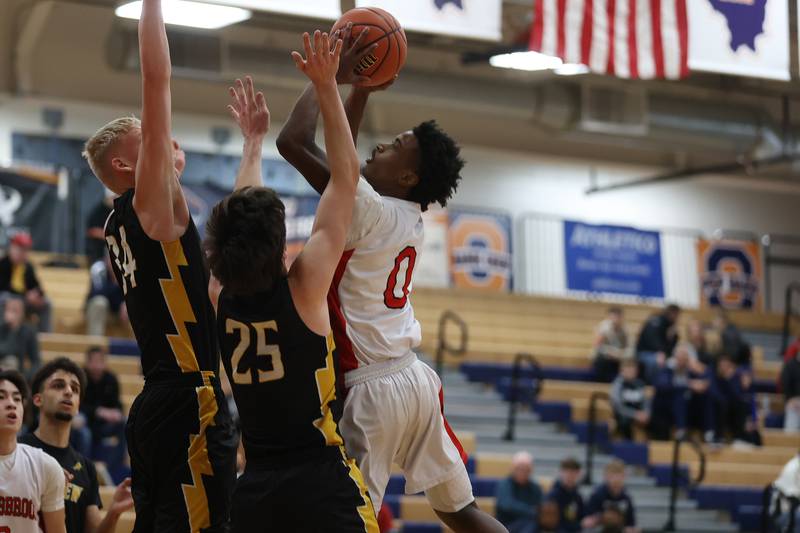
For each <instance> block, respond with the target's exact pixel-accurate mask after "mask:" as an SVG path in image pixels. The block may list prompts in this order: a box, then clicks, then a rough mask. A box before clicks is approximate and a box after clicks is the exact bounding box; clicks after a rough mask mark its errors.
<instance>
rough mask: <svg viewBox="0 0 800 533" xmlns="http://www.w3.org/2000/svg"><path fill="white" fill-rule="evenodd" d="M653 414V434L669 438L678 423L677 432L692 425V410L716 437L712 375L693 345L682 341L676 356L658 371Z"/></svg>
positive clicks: (705, 428) (656, 437)
mask: <svg viewBox="0 0 800 533" xmlns="http://www.w3.org/2000/svg"><path fill="white" fill-rule="evenodd" d="M654 386H655V396H654V398H653V407H652V412H651V416H650V430H651V436H652V438H653V439H656V440H668V439H669V438H670V433H671V430H672V428H673V427H674V428H675V429H676V431H677V436H682V435H684V434H685V433H686V430H687V429H688V427H689V411H690V408H691V410H692V412H693V413H696V415H697V416H698V417H699V418H700V419H701V423H700V425H702V426H703V430H704V431H706V432H708V431H711V434H706V437H707V438H708V439H711V438H713V428H714V426H713V422H714V420H713V405H714V404H713V401H712V398H711V396H710V394H709V389H710V387H711V377H710V375H709V374H708V372H707V370H706V368H705V367H703V366H702V365H701V364H699V363H698V362H697V360H696V359H693V358H692V356H691V352H690V347H689V345H687V344H680V345H678V346H677V347H676V348H675V353H674V355H673V356H672V359H671V360H670V361H669V363H668V364H666V365H665V366H664V367H663V368H662V369H661V370H660V371H659V373H658V375H657V377H656V380H655V383H654Z"/></svg>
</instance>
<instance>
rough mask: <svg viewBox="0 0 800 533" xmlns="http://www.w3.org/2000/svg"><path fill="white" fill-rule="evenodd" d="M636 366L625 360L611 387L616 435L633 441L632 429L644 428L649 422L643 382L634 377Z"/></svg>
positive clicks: (633, 362) (637, 369)
mask: <svg viewBox="0 0 800 533" xmlns="http://www.w3.org/2000/svg"><path fill="white" fill-rule="evenodd" d="M638 371H639V367H638V364H637V363H636V361H634V360H633V359H626V360H625V361H623V363H622V368H621V369H620V373H619V375H618V376H617V379H615V380H614V383H613V384H612V385H611V405H612V407H613V408H614V420H615V421H616V426H617V429H616V431H617V434H618V435H619V436H620V437H622V438H623V439H626V440H632V439H633V428H634V427H639V428H642V429H644V428H646V427H647V424H648V423H649V422H650V402H649V400H648V398H647V393H646V391H645V384H644V381H642V380H641V379H639V378H638V377H636V375H637V373H638Z"/></svg>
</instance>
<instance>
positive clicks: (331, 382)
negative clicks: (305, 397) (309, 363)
mask: <svg viewBox="0 0 800 533" xmlns="http://www.w3.org/2000/svg"><path fill="white" fill-rule="evenodd" d="M325 340H326V344H327V346H328V355H327V356H326V357H325V367H324V368H320V369H318V370H317V371H316V372H315V373H314V377H315V378H316V380H317V391H318V392H319V410H320V413H321V414H322V416H321V417H320V418H317V419H316V420H314V427H315V428H317V429H318V430H320V432H321V433H322V436H323V437H325V445H326V446H342V445H344V441H343V440H342V436H341V435H339V431H338V429H337V427H336V421H334V420H333V413H331V409H330V403H331V402H332V401H334V400H335V399H336V368H335V367H334V365H333V351H334V350H335V349H336V343H334V342H333V333H331V334H329V335H328V336H327V338H326V339H325Z"/></svg>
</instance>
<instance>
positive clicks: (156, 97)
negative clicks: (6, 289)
mask: <svg viewBox="0 0 800 533" xmlns="http://www.w3.org/2000/svg"><path fill="white" fill-rule="evenodd" d="M139 58H140V62H141V66H142V144H141V147H140V149H139V158H138V161H137V164H136V192H135V194H134V200H133V205H134V209H135V210H136V214H137V216H138V217H139V220H140V222H141V224H142V228H143V229H144V231H145V233H147V235H148V236H149V237H150V238H151V239H155V240H158V241H173V240H175V239H178V238H180V237H181V236H182V235H183V233H184V232H185V231H186V227H187V226H188V224H189V207H188V206H187V205H186V200H185V199H184V197H183V191H181V187H180V184H179V183H178V174H179V173H180V172H182V171H183V165H184V161H183V156H182V153H181V152H180V149H179V148H178V146H177V143H175V142H174V141H173V140H172V101H171V94H170V77H171V75H172V65H171V64H170V58H169V44H168V42H167V32H166V29H165V28H164V19H163V16H162V14H161V0H144V2H143V5H142V16H141V18H140V19H139Z"/></svg>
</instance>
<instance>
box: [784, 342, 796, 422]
mask: <svg viewBox="0 0 800 533" xmlns="http://www.w3.org/2000/svg"><path fill="white" fill-rule="evenodd" d="M781 392H783V397H784V399H785V402H786V403H785V405H784V414H785V415H784V419H783V429H784V431H787V432H789V431H800V354H795V355H794V357H792V358H791V359H789V360H787V361H786V362H785V363H783V369H782V370H781Z"/></svg>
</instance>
